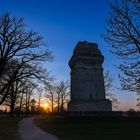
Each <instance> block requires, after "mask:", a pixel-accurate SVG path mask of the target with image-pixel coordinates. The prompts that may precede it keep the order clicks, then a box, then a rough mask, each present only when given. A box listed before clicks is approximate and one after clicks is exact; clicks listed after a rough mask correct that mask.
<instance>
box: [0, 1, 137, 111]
mask: <svg viewBox="0 0 140 140" xmlns="http://www.w3.org/2000/svg"><path fill="white" fill-rule="evenodd" d="M108 10H109V8H108V5H107V2H106V0H0V14H2V13H4V12H10V13H11V14H12V15H14V16H16V17H23V18H24V19H25V23H26V24H27V28H28V29H33V30H34V31H37V32H40V34H41V35H42V36H43V37H44V41H45V42H47V44H48V46H49V48H50V50H52V52H53V54H54V56H55V61H54V62H52V63H47V65H46V66H45V67H47V68H48V69H49V70H50V71H51V74H52V75H54V76H55V78H56V81H60V80H69V79H70V74H69V73H70V69H69V66H68V61H69V59H70V57H71V56H72V52H73V49H74V47H75V46H76V44H77V42H78V41H89V42H96V43H97V44H98V45H99V48H100V49H101V52H102V54H103V55H104V56H105V62H104V65H103V67H104V70H105V71H106V70H109V71H110V72H111V74H112V76H113V78H114V84H115V86H116V87H119V86H120V84H119V79H118V73H119V71H118V69H116V68H115V67H114V65H116V64H117V63H118V60H117V59H116V58H115V56H113V55H112V54H111V53H110V52H109V48H108V47H106V46H107V44H106V43H105V42H104V40H103V38H102V37H101V34H103V33H104V32H105V28H104V26H105V19H106V18H107V12H108ZM115 94H116V97H117V98H118V100H119V101H120V105H119V108H118V110H127V109H129V108H134V107H135V102H136V97H135V95H134V94H132V93H127V92H122V91H119V90H117V89H116V90H115Z"/></svg>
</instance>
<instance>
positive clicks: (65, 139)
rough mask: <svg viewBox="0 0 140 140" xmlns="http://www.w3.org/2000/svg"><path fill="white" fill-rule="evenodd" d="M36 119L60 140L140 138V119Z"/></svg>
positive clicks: (37, 122) (125, 139)
mask: <svg viewBox="0 0 140 140" xmlns="http://www.w3.org/2000/svg"><path fill="white" fill-rule="evenodd" d="M34 121H35V123H36V124H37V125H38V126H39V127H40V128H42V129H43V130H45V131H46V132H50V133H52V134H54V135H56V136H57V137H58V138H59V139H60V140H140V119H134V118H70V117H69V118H68V117H67V118H57V117H49V116H40V117H36V118H35V120H34Z"/></svg>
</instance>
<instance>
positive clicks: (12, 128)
mask: <svg viewBox="0 0 140 140" xmlns="http://www.w3.org/2000/svg"><path fill="white" fill-rule="evenodd" d="M20 120H21V118H17V117H8V116H7V117H2V116H0V140H19V139H20V138H19V133H18V122H19V121H20Z"/></svg>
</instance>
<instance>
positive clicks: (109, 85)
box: [104, 71, 119, 109]
mask: <svg viewBox="0 0 140 140" xmlns="http://www.w3.org/2000/svg"><path fill="white" fill-rule="evenodd" d="M104 83H105V92H106V98H107V99H109V100H110V101H111V102H112V108H113V109H116V108H117V106H118V104H119V102H118V100H117V98H116V97H115V94H114V92H113V90H114V86H113V78H112V76H111V74H110V73H109V71H107V72H105V74H104Z"/></svg>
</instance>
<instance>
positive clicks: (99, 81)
mask: <svg viewBox="0 0 140 140" xmlns="http://www.w3.org/2000/svg"><path fill="white" fill-rule="evenodd" d="M103 61H104V57H103V55H102V54H101V52H100V50H99V49H98V45H97V44H95V43H89V42H86V41H84V42H78V44H77V45H76V47H75V49H74V52H73V56H72V58H71V59H70V61H69V66H70V68H71V97H70V102H69V104H68V110H69V111H111V110H112V107H111V102H110V101H109V100H108V99H106V98H105V87H104V78H103V68H102V63H103Z"/></svg>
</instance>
